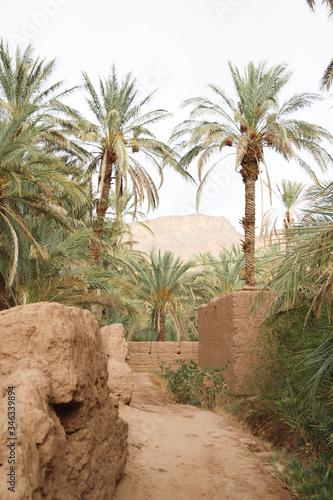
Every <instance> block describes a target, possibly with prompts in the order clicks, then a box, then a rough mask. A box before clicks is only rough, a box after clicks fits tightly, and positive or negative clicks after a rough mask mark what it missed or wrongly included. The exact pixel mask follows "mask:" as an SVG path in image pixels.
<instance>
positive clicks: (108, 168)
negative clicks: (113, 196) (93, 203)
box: [90, 151, 115, 262]
mask: <svg viewBox="0 0 333 500" xmlns="http://www.w3.org/2000/svg"><path fill="white" fill-rule="evenodd" d="M105 154H106V160H105V166H104V165H103V166H102V172H101V177H102V178H101V196H100V199H99V203H98V207H97V222H96V225H95V227H94V233H95V236H96V238H97V239H98V240H100V239H101V237H102V233H103V226H104V219H105V215H106V211H107V209H108V207H109V195H110V189H111V178H112V167H113V163H114V161H115V156H114V154H113V153H112V152H110V151H108V152H107V153H105ZM103 162H104V160H103ZM103 170H104V171H103ZM90 252H91V255H92V257H93V258H94V260H95V262H97V261H98V258H99V254H100V248H99V246H98V245H94V244H92V245H91V249H90Z"/></svg>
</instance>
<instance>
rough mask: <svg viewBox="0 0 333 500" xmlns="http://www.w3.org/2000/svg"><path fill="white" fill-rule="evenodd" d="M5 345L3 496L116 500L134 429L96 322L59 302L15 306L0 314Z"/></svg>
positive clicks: (0, 380)
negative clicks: (122, 412)
mask: <svg viewBox="0 0 333 500" xmlns="http://www.w3.org/2000/svg"><path fill="white" fill-rule="evenodd" d="M0 343H1V349H0V390H1V396H0V397H1V399H0V417H1V418H0V498H1V499H3V500H9V499H12V498H13V499H14V498H15V500H42V499H52V500H81V499H89V500H111V499H112V498H113V494H114V490H115V484H116V481H117V480H118V479H120V478H121V476H122V474H123V471H124V468H125V463H126V457H127V432H128V427H127V424H126V423H125V422H124V421H123V420H122V419H121V418H120V417H119V416H118V398H116V397H115V396H111V395H110V392H109V388H108V385H107V378H108V374H107V357H106V354H105V352H104V350H103V346H102V337H101V333H100V330H99V327H98V323H97V321H96V320H95V318H94V317H93V316H92V314H90V312H89V311H84V310H81V309H78V308H75V307H65V306H63V305H61V304H56V303H38V304H30V305H26V306H19V307H14V308H12V309H9V310H8V311H2V312H1V313H0ZM9 387H10V388H11V389H12V390H9V389H8V388H9ZM13 393H14V396H13ZM13 397H14V399H13ZM9 401H11V404H9ZM13 401H14V403H15V405H13V404H12V402H13ZM13 407H14V408H15V411H14V413H13ZM13 417H14V418H13ZM8 422H11V423H12V425H9V424H8ZM8 443H11V448H8ZM9 460H11V462H9ZM12 460H13V461H12ZM10 480H11V482H7V481H10ZM12 484H13V487H14V490H9V489H8V488H10V487H11V486H12ZM14 491H15V493H13V492H14Z"/></svg>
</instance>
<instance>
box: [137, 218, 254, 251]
mask: <svg viewBox="0 0 333 500" xmlns="http://www.w3.org/2000/svg"><path fill="white" fill-rule="evenodd" d="M147 225H148V226H149V227H150V229H151V230H152V231H153V233H154V235H152V234H150V233H149V232H148V231H147V230H146V229H145V228H143V227H142V226H140V224H137V223H133V224H131V227H132V233H133V239H134V241H136V242H137V244H135V245H134V248H135V249H136V250H141V251H144V252H149V251H150V250H151V249H152V248H156V249H161V250H162V251H163V250H171V251H172V252H174V253H175V254H176V255H181V256H182V257H183V259H185V260H186V259H191V258H192V257H193V254H199V253H200V252H205V251H208V250H210V251H211V252H212V253H213V254H215V255H217V254H218V252H219V250H220V246H221V245H223V246H225V247H227V248H230V247H231V245H232V244H233V243H234V244H235V245H237V244H238V243H240V240H241V239H243V238H244V236H243V235H242V234H241V233H238V232H237V231H236V229H235V228H234V227H233V226H232V225H231V224H230V222H229V221H228V219H226V218H225V217H213V216H210V215H200V214H193V215H179V216H173V215H172V216H167V217H159V218H157V219H151V220H150V221H148V223H147Z"/></svg>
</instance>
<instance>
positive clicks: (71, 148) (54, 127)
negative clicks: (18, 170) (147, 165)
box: [0, 40, 86, 163]
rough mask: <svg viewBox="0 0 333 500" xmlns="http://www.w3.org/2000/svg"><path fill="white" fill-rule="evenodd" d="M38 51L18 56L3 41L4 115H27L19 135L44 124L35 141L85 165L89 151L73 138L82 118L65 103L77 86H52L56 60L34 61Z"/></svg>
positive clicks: (0, 100) (0, 93)
mask: <svg viewBox="0 0 333 500" xmlns="http://www.w3.org/2000/svg"><path fill="white" fill-rule="evenodd" d="M33 54H34V49H33V47H32V46H31V45H29V46H28V47H27V48H26V49H25V50H24V51H21V49H20V48H19V47H17V49H16V52H15V54H14V55H12V54H11V52H10V50H9V47H8V45H5V43H4V41H3V40H1V42H0V109H2V112H3V113H2V116H3V117H4V118H5V119H6V120H7V121H10V120H13V119H14V118H15V117H16V116H17V115H18V114H22V112H24V113H25V117H26V123H24V124H22V126H21V128H20V129H18V130H17V134H19V133H20V132H21V131H22V128H23V127H26V126H28V125H30V126H31V125H36V124H38V125H39V126H41V125H43V127H42V128H40V130H39V136H38V137H36V138H35V140H38V141H39V143H40V144H42V145H46V146H47V148H48V150H49V152H51V151H53V152H55V153H57V154H58V153H59V152H61V153H62V154H65V155H66V158H67V160H69V159H71V161H72V162H73V161H74V163H75V162H77V161H79V162H81V163H82V161H83V159H84V158H85V157H86V152H85V151H84V149H82V147H80V146H79V145H78V144H77V143H75V142H74V141H71V140H69V135H70V134H73V133H75V132H76V128H75V126H74V123H73V120H72V119H73V118H75V119H77V118H78V117H79V116H80V115H79V113H77V112H76V111H75V110H73V109H72V108H70V107H69V106H67V105H65V104H64V103H63V102H62V99H63V98H64V97H67V96H69V95H71V94H72V92H73V91H74V90H76V88H77V87H73V88H71V89H65V90H61V89H62V87H63V85H64V83H63V81H58V82H55V83H52V84H51V85H49V83H48V81H49V79H50V78H51V76H52V75H53V73H54V70H55V60H51V61H46V60H45V59H40V58H39V57H37V58H34V55H33Z"/></svg>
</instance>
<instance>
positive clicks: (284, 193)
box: [261, 179, 305, 243]
mask: <svg viewBox="0 0 333 500" xmlns="http://www.w3.org/2000/svg"><path fill="white" fill-rule="evenodd" d="M304 188H305V184H303V183H301V182H297V181H287V180H286V179H283V180H282V181H281V187H280V186H279V185H276V189H277V193H276V195H277V197H278V200H279V202H280V206H281V208H279V209H274V208H271V209H270V210H268V211H267V212H266V213H265V214H264V216H263V220H262V227H261V235H262V237H263V239H264V241H265V242H269V243H271V242H272V238H273V237H274V236H275V237H278V236H279V235H278V228H277V226H278V224H279V223H280V222H282V225H283V229H285V230H286V229H289V228H291V227H293V226H294V225H295V222H299V221H300V220H301V217H300V215H299V212H298V210H297V207H298V205H299V204H300V203H302V202H303V201H304V200H305V195H304V194H303V192H304Z"/></svg>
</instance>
